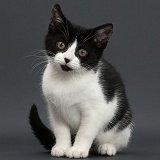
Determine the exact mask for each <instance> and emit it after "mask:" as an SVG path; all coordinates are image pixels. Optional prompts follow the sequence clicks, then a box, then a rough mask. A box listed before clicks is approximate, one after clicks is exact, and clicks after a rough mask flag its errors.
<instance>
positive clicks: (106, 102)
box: [29, 4, 132, 158]
mask: <svg viewBox="0 0 160 160" xmlns="http://www.w3.org/2000/svg"><path fill="white" fill-rule="evenodd" d="M112 32H113V25H112V24H110V23H108V24H104V25H102V26H99V27H96V28H92V29H86V28H84V27H81V26H78V25H75V24H73V23H71V22H70V21H69V20H68V19H67V18H66V17H65V16H64V14H63V13H62V11H61V8H60V6H59V5H58V4H56V5H55V6H54V7H53V9H52V17H51V22H50V24H49V29H48V34H47V36H46V39H45V48H46V50H47V58H48V64H47V67H46V69H45V71H44V74H43V79H42V90H43V94H44V97H45V99H46V102H47V104H48V111H49V120H50V125H51V128H52V131H51V130H50V129H48V128H47V127H46V126H44V124H43V123H42V122H41V120H40V118H39V116H38V112H37V108H36V106H35V105H33V107H32V109H31V112H30V116H29V118H30V124H31V126H32V130H33V131H34V134H35V135H36V136H37V138H38V139H39V141H40V142H41V144H42V145H44V147H45V148H46V149H49V150H51V155H52V156H56V157H61V156H66V157H69V158H85V157H87V156H88V154H89V151H90V148H91V146H93V144H95V145H94V148H96V149H97V151H98V153H99V154H100V155H108V156H113V155H115V154H116V152H117V151H119V150H120V149H122V148H123V147H126V146H127V144H128V142H129V139H130V136H131V128H132V113H131V110H130V107H129V104H128V101H127V98H126V94H125V89H124V85H123V82H122V80H121V78H120V76H119V74H118V73H117V72H116V70H115V69H114V67H113V66H112V65H111V64H110V63H108V62H107V61H106V60H104V59H103V58H102V54H103V50H104V49H105V47H106V46H107V43H108V40H109V38H110V37H111V35H112Z"/></svg>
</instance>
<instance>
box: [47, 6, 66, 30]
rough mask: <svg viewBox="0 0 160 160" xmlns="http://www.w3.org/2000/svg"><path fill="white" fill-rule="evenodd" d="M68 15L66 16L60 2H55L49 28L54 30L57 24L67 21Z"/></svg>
mask: <svg viewBox="0 0 160 160" xmlns="http://www.w3.org/2000/svg"><path fill="white" fill-rule="evenodd" d="M65 21H66V17H65V16H64V14H63V12H62V10H61V7H60V5H59V4H55V5H54V6H53V8H52V13H51V22H50V24H49V28H50V29H52V30H54V29H55V28H56V26H59V25H61V24H63V23H65Z"/></svg>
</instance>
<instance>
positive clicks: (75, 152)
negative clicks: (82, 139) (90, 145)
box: [66, 146, 88, 158]
mask: <svg viewBox="0 0 160 160" xmlns="http://www.w3.org/2000/svg"><path fill="white" fill-rule="evenodd" d="M87 156H88V150H86V149H84V148H82V147H74V146H73V147H71V148H70V149H68V150H67V152H66V157H68V158H86V157H87Z"/></svg>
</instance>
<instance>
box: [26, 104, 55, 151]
mask: <svg viewBox="0 0 160 160" xmlns="http://www.w3.org/2000/svg"><path fill="white" fill-rule="evenodd" d="M29 122H30V125H31V128H32V130H33V133H34V135H35V136H36V137H37V138H38V140H39V141H40V143H41V144H42V145H43V146H44V148H46V149H47V150H51V148H52V147H53V145H54V144H55V137H54V135H53V133H52V131H51V130H50V129H48V128H47V127H46V126H45V125H44V124H43V123H42V121H41V120H40V118H39V115H38V111H37V107H36V106H35V105H34V104H33V106H32V108H31V111H30V114H29Z"/></svg>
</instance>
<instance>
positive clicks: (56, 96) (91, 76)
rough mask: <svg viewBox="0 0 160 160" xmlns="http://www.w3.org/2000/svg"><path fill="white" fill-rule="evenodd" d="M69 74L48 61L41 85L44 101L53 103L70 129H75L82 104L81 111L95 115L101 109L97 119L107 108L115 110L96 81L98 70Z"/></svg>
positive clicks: (105, 113) (78, 123) (105, 114)
mask: <svg viewBox="0 0 160 160" xmlns="http://www.w3.org/2000/svg"><path fill="white" fill-rule="evenodd" d="M69 74H70V73H68V72H64V71H61V72H59V71H57V68H54V67H53V66H52V65H50V64H48V66H47V68H46V70H45V72H44V75H43V81H42V88H43V93H44V95H45V98H46V100H47V102H48V103H50V104H52V107H54V111H55V112H56V113H57V114H60V116H62V117H63V119H64V120H65V121H66V122H67V123H68V124H69V125H70V127H71V128H72V127H73V129H74V130H77V129H78V127H79V125H80V120H81V111H82V107H83V111H84V110H85V111H86V112H89V111H94V112H95V113H97V115H98V113H100V112H101V114H99V116H100V117H99V118H102V117H106V116H107V115H108V114H107V112H108V111H109V112H110V110H112V112H111V113H114V112H115V107H109V106H110V104H107V102H106V101H105V98H104V95H103V93H102V88H101V86H100V84H99V82H98V81H99V78H98V73H94V72H90V73H87V74H85V75H75V76H73V75H69ZM113 103H116V102H113ZM111 105H112V104H111ZM107 106H108V107H107ZM115 106H116V105H115ZM102 114H104V115H102ZM109 115H110V114H109ZM111 115H112V114H111ZM106 118H110V116H108V117H106ZM104 121H106V119H104Z"/></svg>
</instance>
